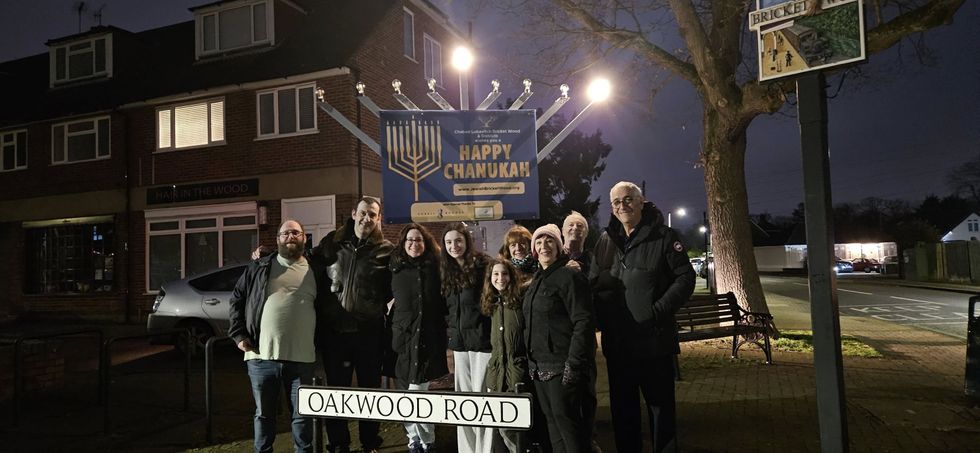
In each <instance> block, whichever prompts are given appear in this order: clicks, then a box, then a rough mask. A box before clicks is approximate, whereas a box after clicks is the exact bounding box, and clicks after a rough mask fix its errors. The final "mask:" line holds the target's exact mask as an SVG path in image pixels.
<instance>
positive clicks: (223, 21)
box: [196, 1, 272, 56]
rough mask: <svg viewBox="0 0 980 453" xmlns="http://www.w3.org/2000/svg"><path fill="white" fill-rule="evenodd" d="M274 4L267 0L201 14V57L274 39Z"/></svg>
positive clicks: (198, 31)
mask: <svg viewBox="0 0 980 453" xmlns="http://www.w3.org/2000/svg"><path fill="white" fill-rule="evenodd" d="M271 7H272V5H271V4H270V3H268V2H266V1H261V2H250V3H249V4H246V5H244V6H236V7H234V8H226V9H222V10H218V11H215V10H211V11H209V12H206V13H200V14H198V16H197V18H196V25H197V33H198V40H197V41H198V56H200V55H207V54H213V53H220V52H227V51H229V50H235V49H241V48H245V47H251V46H255V45H259V44H267V43H270V42H272V30H271V28H270V27H271V25H272V11H271Z"/></svg>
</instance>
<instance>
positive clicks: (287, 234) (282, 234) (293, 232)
mask: <svg viewBox="0 0 980 453" xmlns="http://www.w3.org/2000/svg"><path fill="white" fill-rule="evenodd" d="M290 236H292V237H294V238H299V237H303V232H302V231H296V230H289V231H281V232H279V237H281V238H283V239H285V238H288V237H290Z"/></svg>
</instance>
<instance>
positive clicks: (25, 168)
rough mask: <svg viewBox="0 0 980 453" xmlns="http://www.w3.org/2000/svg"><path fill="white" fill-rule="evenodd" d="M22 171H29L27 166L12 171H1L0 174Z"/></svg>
mask: <svg viewBox="0 0 980 453" xmlns="http://www.w3.org/2000/svg"><path fill="white" fill-rule="evenodd" d="M21 170H27V166H23V167H17V168H11V169H10V170H2V169H0V173H13V172H15V171H21Z"/></svg>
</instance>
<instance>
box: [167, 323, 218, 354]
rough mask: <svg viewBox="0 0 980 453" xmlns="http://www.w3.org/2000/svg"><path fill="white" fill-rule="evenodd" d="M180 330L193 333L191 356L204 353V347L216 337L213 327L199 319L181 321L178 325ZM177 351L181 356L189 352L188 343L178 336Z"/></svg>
mask: <svg viewBox="0 0 980 453" xmlns="http://www.w3.org/2000/svg"><path fill="white" fill-rule="evenodd" d="M177 328H178V329H187V330H189V331H190V333H191V338H192V340H191V342H190V348H191V355H192V356H197V355H201V354H203V353H204V346H205V345H207V342H208V340H209V339H210V338H211V337H213V336H214V331H213V330H211V326H209V325H208V323H206V322H204V321H201V320H199V319H189V320H186V321H181V322H180V324H177ZM174 344H175V346H176V347H177V350H178V351H180V353H181V354H184V353H186V352H187V347H188V343H187V341H186V340H185V339H184V338H183V336H178V337H177V340H176V341H175V342H174Z"/></svg>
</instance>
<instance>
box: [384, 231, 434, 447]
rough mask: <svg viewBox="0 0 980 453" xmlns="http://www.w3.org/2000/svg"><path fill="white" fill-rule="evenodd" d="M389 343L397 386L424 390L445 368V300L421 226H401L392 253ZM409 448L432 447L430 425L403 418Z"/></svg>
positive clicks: (431, 248)
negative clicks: (394, 353)
mask: <svg viewBox="0 0 980 453" xmlns="http://www.w3.org/2000/svg"><path fill="white" fill-rule="evenodd" d="M390 268H391V287H392V292H393V294H394V297H395V304H394V306H393V307H392V322H391V331H392V335H391V347H392V349H394V351H395V352H396V353H397V354H398V359H397V360H396V362H395V377H396V378H397V379H398V387H399V388H402V389H408V390H428V388H429V382H430V381H432V380H435V379H438V378H440V377H442V376H445V375H446V374H447V373H449V368H448V366H447V365H446V318H445V317H446V314H447V312H446V302H445V300H444V299H443V297H442V294H441V292H440V279H439V245H438V244H436V242H435V239H433V238H432V235H431V234H429V232H428V230H426V229H425V227H423V226H422V225H418V224H415V223H411V224H409V225H407V226H406V227H405V228H403V229H402V232H401V234H400V235H399V241H398V247H397V248H396V250H395V251H394V252H392V254H391V263H390ZM405 431H406V432H407V434H408V448H409V451H410V452H425V451H429V450H431V449H433V445H434V443H435V427H434V426H433V425H432V424H422V423H405Z"/></svg>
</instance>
